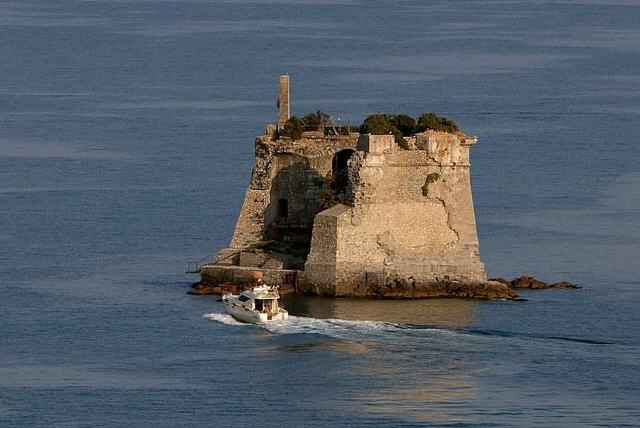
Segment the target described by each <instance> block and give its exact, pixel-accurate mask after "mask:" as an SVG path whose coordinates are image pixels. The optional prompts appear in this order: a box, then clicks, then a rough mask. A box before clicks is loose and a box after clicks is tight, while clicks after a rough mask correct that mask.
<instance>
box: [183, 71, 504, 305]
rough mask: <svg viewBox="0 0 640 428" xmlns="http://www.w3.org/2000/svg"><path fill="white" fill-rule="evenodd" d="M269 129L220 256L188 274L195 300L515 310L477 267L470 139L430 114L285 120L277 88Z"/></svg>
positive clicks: (499, 284) (285, 84)
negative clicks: (268, 298)
mask: <svg viewBox="0 0 640 428" xmlns="http://www.w3.org/2000/svg"><path fill="white" fill-rule="evenodd" d="M278 105H279V115H278V120H277V123H275V124H269V125H267V126H266V132H265V134H264V135H262V136H259V137H257V138H256V140H255V156H256V161H255V166H254V168H253V172H252V176H251V181H250V183H249V186H248V188H247V190H246V193H245V197H244V202H243V205H242V209H241V211H240V214H239V215H238V219H237V222H236V227H235V231H234V233H233V237H232V239H231V242H230V245H229V247H228V248H224V249H221V250H220V251H219V253H218V255H217V257H216V260H214V261H212V262H210V263H205V264H203V265H201V266H196V271H197V272H198V273H200V275H201V280H200V282H198V283H197V284H195V285H194V287H193V291H192V292H193V293H194V294H210V293H219V292H220V290H221V289H224V288H225V287H237V286H240V287H242V286H244V285H249V284H251V283H252V282H253V281H254V277H255V276H256V274H257V275H259V276H261V277H262V278H263V279H264V280H265V281H266V282H268V283H274V284H279V285H280V286H281V291H282V292H283V293H297V294H316V295H322V296H334V297H337V296H348V297H377V298H427V297H465V298H507V299H510V298H514V297H516V296H515V293H514V291H513V288H514V287H512V286H511V284H510V283H508V282H507V281H493V280H487V277H486V273H485V268H484V264H483V263H482V261H481V260H480V254H479V246H478V235H477V231H476V221H475V213H474V207H473V199H472V194H471V180H470V173H469V171H470V167H471V165H470V158H469V151H470V149H471V147H472V146H473V145H474V144H476V142H477V138H476V137H473V136H469V135H466V134H464V133H463V132H461V131H460V130H459V129H458V127H457V125H455V123H453V122H452V121H450V120H448V119H446V118H441V117H439V116H437V115H435V114H433V113H426V114H423V115H421V116H420V117H419V118H418V120H417V121H416V120H414V119H412V118H410V117H408V116H405V115H381V114H378V115H372V116H370V117H369V118H367V119H366V120H365V123H364V124H363V125H362V126H359V127H351V126H346V127H345V126H340V127H336V126H333V125H332V124H331V123H330V121H329V118H328V116H327V115H326V114H324V113H321V112H317V113H315V114H310V115H307V116H305V117H304V118H297V117H292V116H291V115H290V107H289V106H290V100H289V76H287V75H283V76H281V77H280V95H279V99H278Z"/></svg>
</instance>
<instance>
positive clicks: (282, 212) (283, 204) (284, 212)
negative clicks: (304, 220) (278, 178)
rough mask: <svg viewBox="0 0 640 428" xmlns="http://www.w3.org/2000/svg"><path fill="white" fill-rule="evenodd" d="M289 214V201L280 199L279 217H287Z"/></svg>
mask: <svg viewBox="0 0 640 428" xmlns="http://www.w3.org/2000/svg"><path fill="white" fill-rule="evenodd" d="M288 216H289V201H287V200H286V199H278V217H280V218H287V217H288Z"/></svg>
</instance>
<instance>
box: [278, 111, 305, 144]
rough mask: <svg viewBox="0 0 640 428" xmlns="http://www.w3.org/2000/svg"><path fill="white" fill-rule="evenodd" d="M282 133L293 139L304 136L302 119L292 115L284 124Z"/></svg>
mask: <svg viewBox="0 0 640 428" xmlns="http://www.w3.org/2000/svg"><path fill="white" fill-rule="evenodd" d="M282 135H284V136H285V137H289V138H291V139H292V140H299V139H300V138H302V121H301V120H300V118H299V117H297V116H291V118H290V119H289V120H287V121H286V123H285V124H284V129H283V130H282Z"/></svg>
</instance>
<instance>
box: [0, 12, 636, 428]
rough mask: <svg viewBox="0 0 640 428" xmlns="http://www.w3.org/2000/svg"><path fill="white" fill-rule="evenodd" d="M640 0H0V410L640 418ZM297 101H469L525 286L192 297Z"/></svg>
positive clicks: (345, 421) (325, 417)
mask: <svg viewBox="0 0 640 428" xmlns="http://www.w3.org/2000/svg"><path fill="white" fill-rule="evenodd" d="M638 22H640V3H638V2H637V1H633V0H540V1H525V0H493V1H489V0H468V1H464V0H448V1H444V0H434V1H428V2H427V1H410V0H406V1H400V0H398V1H377V0H374V1H358V0H327V1H321V0H298V1H294V0H234V1H214V0H184V1H180V0H73V1H69V0H21V1H0V58H1V59H0V426H3V427H5V426H7V427H13V426H47V427H50V426H54V427H70V426H91V427H94V426H154V427H156V426H221V427H222V426H254V425H255V426H274V427H280V426H291V427H299V426H318V427H328V426H354V427H363V426H407V427H409V426H501V427H502V426H504V427H509V426H540V427H547V426H562V427H565V426H588V425H591V426H637V425H639V424H640V404H639V403H640V401H639V400H638V398H637V392H638V390H639V389H640V337H639V334H640V333H639V332H640V315H639V312H638V308H639V307H640V281H639V280H638V278H640V263H639V261H640V260H639V254H640V227H639V220H638V219H639V218H640V167H639V166H638V159H640V141H639V137H638V136H639V135H640V129H639V123H640V73H639V70H640V27H639V26H638ZM283 72H288V73H290V75H291V81H292V106H293V110H294V113H297V114H305V113H308V112H310V111H315V110H317V109H322V110H325V111H328V112H330V113H331V114H332V115H333V117H334V118H336V119H337V118H340V121H341V122H342V123H357V122H360V121H362V119H363V118H364V117H365V116H366V115H368V114H370V113H374V112H406V113H409V114H411V115H417V114H418V113H420V112H422V111H436V112H438V113H440V114H444V115H447V116H450V117H452V118H454V119H455V120H456V121H457V122H458V123H459V124H460V126H461V128H462V129H463V130H464V131H465V132H467V133H469V134H473V135H477V136H478V137H479V138H480V140H479V143H478V144H477V145H476V146H475V147H474V148H473V153H472V156H473V167H472V180H473V185H474V188H473V189H474V199H475V206H476V217H477V223H478V232H479V236H480V244H481V257H482V259H483V261H484V262H485V263H486V266H487V270H488V273H489V275H490V276H504V277H513V276H516V275H520V274H531V275H535V276H537V277H540V278H542V279H545V280H548V281H559V280H570V281H572V282H578V283H580V284H582V285H583V286H584V289H582V290H548V291H538V292H523V293H522V295H523V297H525V298H527V299H528V300H527V301H526V302H503V301H482V302H478V301H465V300H436V301H412V302H397V301H388V302H386V301H360V300H349V299H336V300H327V299H319V298H309V297H307V298H293V299H289V300H288V301H287V302H286V305H287V307H289V309H290V311H291V313H292V314H293V315H294V316H293V317H292V318H291V319H290V320H289V321H288V322H285V323H280V324H276V325H272V326H268V327H265V326H262V327H261V326H249V325H239V324H238V323H236V322H234V321H233V320H232V319H231V318H229V317H228V316H226V315H224V314H223V308H222V306H221V304H220V303H219V302H217V301H216V299H215V298H214V297H194V296H188V295H186V294H185V293H186V291H187V290H188V289H189V285H190V284H191V283H192V282H193V281H195V280H196V279H197V278H194V277H193V276H189V275H186V274H183V272H184V270H185V268H186V262H187V260H189V259H196V258H199V257H202V256H204V255H206V254H207V253H210V252H214V251H215V250H217V249H218V248H220V247H224V246H226V245H227V244H228V241H229V238H230V236H231V232H232V230H233V227H234V222H235V218H236V215H237V212H238V210H239V207H240V204H241V202H242V198H243V192H244V188H245V186H246V183H247V181H248V178H249V174H250V171H251V167H252V163H253V140H254V137H255V135H258V134H260V133H262V130H263V129H264V125H265V124H266V123H268V122H270V121H273V119H274V118H275V115H276V111H275V108H274V100H275V98H276V94H277V76H278V75H279V74H280V73H283Z"/></svg>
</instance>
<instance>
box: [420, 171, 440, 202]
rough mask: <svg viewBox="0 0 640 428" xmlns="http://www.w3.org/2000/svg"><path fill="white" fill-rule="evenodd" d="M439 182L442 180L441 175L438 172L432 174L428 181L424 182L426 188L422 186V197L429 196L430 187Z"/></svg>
mask: <svg viewBox="0 0 640 428" xmlns="http://www.w3.org/2000/svg"><path fill="white" fill-rule="evenodd" d="M438 180H440V174H438V173H437V172H432V173H431V174H429V175H427V179H426V180H425V181H424V186H422V195H423V196H429V185H430V184H431V183H435V182H436V181H438Z"/></svg>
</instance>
